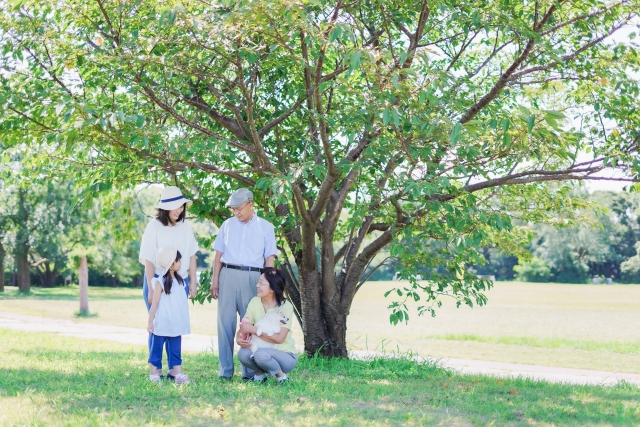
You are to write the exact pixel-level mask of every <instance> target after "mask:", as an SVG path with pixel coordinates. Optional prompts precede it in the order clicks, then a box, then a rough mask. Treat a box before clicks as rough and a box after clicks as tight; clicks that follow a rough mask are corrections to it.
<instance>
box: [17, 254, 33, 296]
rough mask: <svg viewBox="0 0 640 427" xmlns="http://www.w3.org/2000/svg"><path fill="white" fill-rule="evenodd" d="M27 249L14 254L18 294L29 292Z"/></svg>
mask: <svg viewBox="0 0 640 427" xmlns="http://www.w3.org/2000/svg"><path fill="white" fill-rule="evenodd" d="M28 255H29V248H28V247H24V246H23V247H22V248H21V250H19V252H16V254H15V257H16V265H17V267H18V274H17V279H18V280H17V282H18V283H17V285H18V290H19V291H20V292H29V291H30V290H31V270H30V267H31V264H30V263H29V258H28Z"/></svg>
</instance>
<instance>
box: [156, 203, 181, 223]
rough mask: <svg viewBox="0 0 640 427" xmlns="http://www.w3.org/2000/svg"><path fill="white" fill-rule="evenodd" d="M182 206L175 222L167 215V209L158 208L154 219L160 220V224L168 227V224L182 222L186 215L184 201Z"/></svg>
mask: <svg viewBox="0 0 640 427" xmlns="http://www.w3.org/2000/svg"><path fill="white" fill-rule="evenodd" d="M182 207H183V208H184V209H183V210H182V213H181V214H180V216H179V217H178V221H176V222H175V223H174V222H173V221H172V220H171V218H170V217H169V211H167V210H164V209H158V214H157V215H156V219H157V220H158V221H160V222H161V223H162V225H164V226H165V227H168V226H169V224H171V225H176V224H177V223H178V222H183V221H184V219H185V218H186V217H187V204H186V203H185V204H184V205H182Z"/></svg>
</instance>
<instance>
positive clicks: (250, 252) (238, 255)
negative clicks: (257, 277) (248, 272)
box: [213, 213, 277, 268]
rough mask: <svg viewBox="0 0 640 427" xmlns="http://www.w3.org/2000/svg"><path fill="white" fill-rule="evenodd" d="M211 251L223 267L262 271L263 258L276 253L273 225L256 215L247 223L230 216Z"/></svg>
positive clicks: (221, 227)
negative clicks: (224, 265) (219, 259)
mask: <svg viewBox="0 0 640 427" xmlns="http://www.w3.org/2000/svg"><path fill="white" fill-rule="evenodd" d="M213 249H214V250H215V251H218V252H221V253H222V258H221V260H222V262H224V263H226V264H232V265H242V266H246V267H257V268H262V267H264V260H265V258H267V257H270V256H271V255H276V253H277V248H276V235H275V231H274V228H273V225H271V223H270V222H269V221H267V220H265V219H264V218H260V217H259V216H258V215H257V214H256V213H254V214H253V217H252V218H251V219H250V220H249V221H247V222H246V223H245V222H242V221H240V220H239V219H238V218H236V217H235V216H233V217H231V218H229V219H227V220H226V221H225V222H223V223H222V225H221V226H220V231H219V232H218V235H217V236H216V241H215V242H214V244H213Z"/></svg>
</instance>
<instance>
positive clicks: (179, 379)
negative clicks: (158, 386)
mask: <svg viewBox="0 0 640 427" xmlns="http://www.w3.org/2000/svg"><path fill="white" fill-rule="evenodd" d="M173 377H174V378H175V380H174V381H175V382H176V384H189V383H190V382H191V380H190V379H189V377H188V376H186V375H185V374H178V375H174V376H173Z"/></svg>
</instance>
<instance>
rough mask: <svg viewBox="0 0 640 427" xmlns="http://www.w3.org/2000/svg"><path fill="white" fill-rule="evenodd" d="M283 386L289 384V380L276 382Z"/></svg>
mask: <svg viewBox="0 0 640 427" xmlns="http://www.w3.org/2000/svg"><path fill="white" fill-rule="evenodd" d="M285 384H289V378H285V379H283V380H278V385H285Z"/></svg>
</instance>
